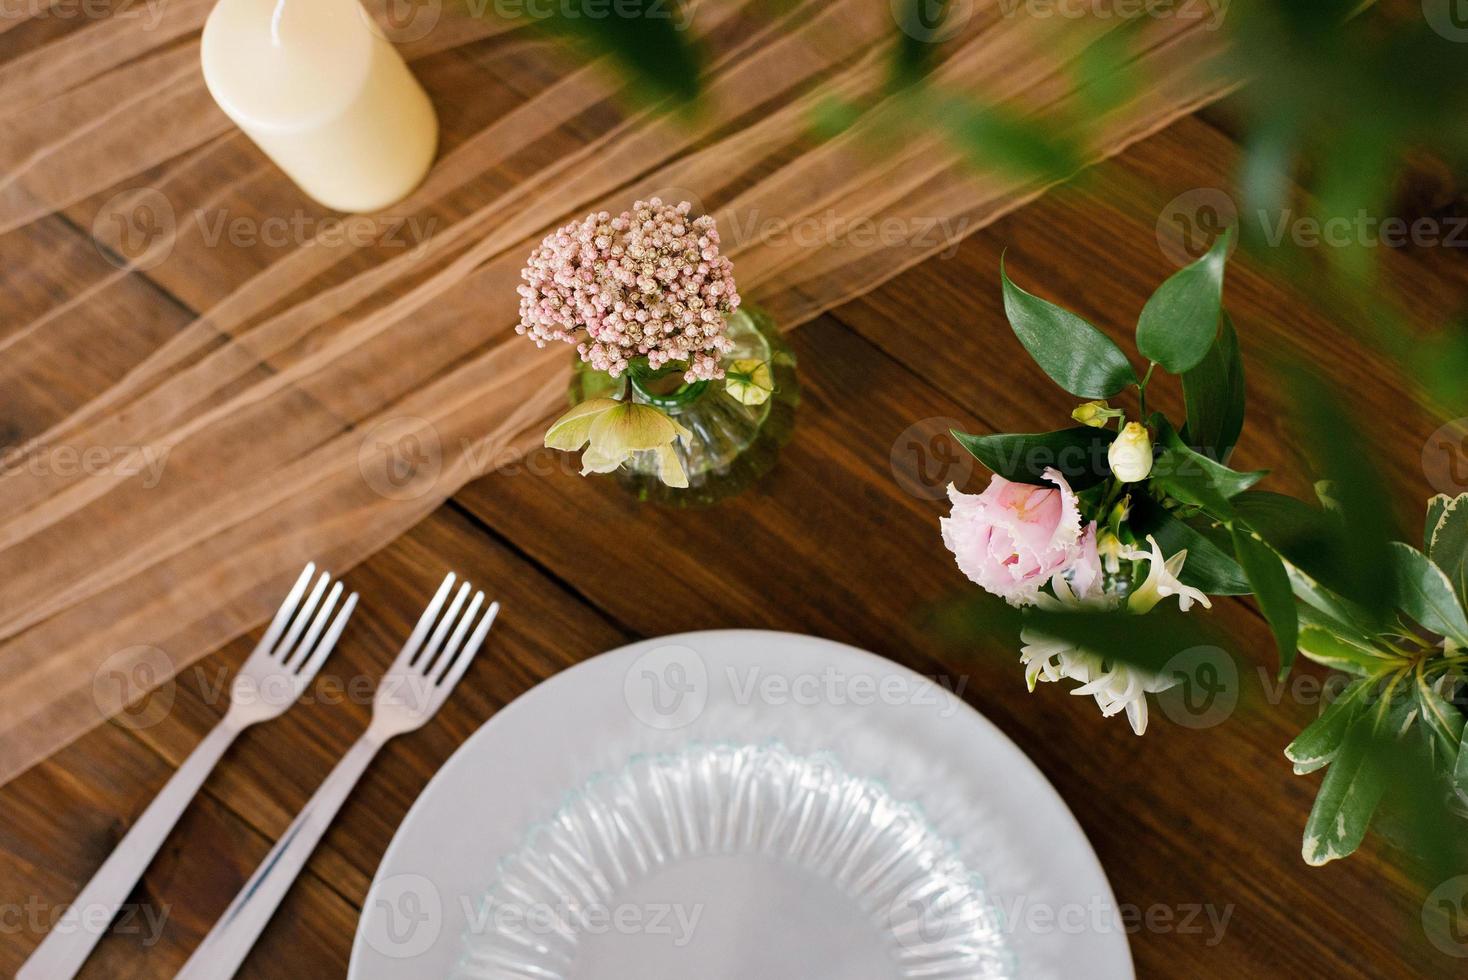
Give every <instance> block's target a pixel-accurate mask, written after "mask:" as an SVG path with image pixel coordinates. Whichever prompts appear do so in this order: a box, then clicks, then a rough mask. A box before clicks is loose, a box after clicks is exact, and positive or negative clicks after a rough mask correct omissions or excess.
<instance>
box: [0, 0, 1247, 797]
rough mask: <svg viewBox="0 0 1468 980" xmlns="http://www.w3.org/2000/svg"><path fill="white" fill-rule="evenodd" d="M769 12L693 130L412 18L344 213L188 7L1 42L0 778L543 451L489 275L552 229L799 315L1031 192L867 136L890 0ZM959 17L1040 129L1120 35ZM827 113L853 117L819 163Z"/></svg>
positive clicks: (1140, 100) (1125, 124) (535, 48)
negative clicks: (716, 227) (433, 123)
mask: <svg viewBox="0 0 1468 980" xmlns="http://www.w3.org/2000/svg"><path fill="white" fill-rule="evenodd" d="M768 6H769V5H765V4H760V5H758V6H756V5H755V4H750V5H748V6H747V7H746V6H742V5H740V4H737V3H733V2H724V0H710V2H705V3H702V4H699V5H698V6H697V7H696V9H694V11H693V13H692V19H691V24H692V27H693V30H694V31H695V32H697V33H698V34H699V35H700V37H701V38H703V40H704V41H705V42H706V43H707V44H708V46H709V49H710V53H711V71H710V74H709V78H708V95H709V99H708V106H707V109H706V111H705V112H703V113H702V114H701V115H700V116H698V117H696V118H695V119H693V120H692V121H687V120H677V119H672V118H667V117H662V116H657V115H652V114H646V113H638V112H635V111H631V110H627V109H625V108H624V107H623V103H622V102H620V101H618V100H616V99H615V98H613V97H612V92H613V87H614V85H613V82H612V76H611V75H610V74H609V73H608V71H607V70H606V69H605V67H604V66H600V65H591V66H586V67H580V66H576V65H574V64H572V63H570V62H568V61H566V60H565V59H564V58H563V57H561V56H560V55H558V54H556V53H555V52H553V51H552V50H551V49H549V48H547V47H546V46H545V45H544V44H543V43H542V42H540V41H539V40H538V39H536V38H535V37H533V36H531V35H528V34H526V33H524V32H523V31H510V30H508V29H506V28H505V27H504V26H503V25H501V24H497V23H493V22H486V21H479V20H474V19H471V18H467V17H465V16H463V15H462V14H460V13H457V12H455V11H454V10H452V9H447V8H446V9H442V10H439V9H438V8H437V7H436V6H432V5H429V6H427V7H424V8H420V14H422V15H423V16H425V17H429V18H431V19H432V23H426V22H424V21H418V20H414V21H409V22H407V23H406V25H405V24H403V23H399V24H397V26H396V27H394V28H391V29H390V33H393V34H394V36H395V38H396V39H397V40H399V41H400V42H401V45H402V48H403V50H404V52H405V54H406V55H407V56H408V57H409V59H410V61H411V63H412V65H413V67H414V70H415V71H416V72H417V73H418V74H419V76H420V78H422V80H423V81H424V83H425V86H426V87H427V88H428V90H429V92H430V94H431V95H432V96H433V98H434V101H435V104H436V105H437V106H438V108H439V111H440V116H441V119H442V122H443V126H444V137H443V145H442V148H441V151H440V158H439V161H438V163H437V164H436V165H435V168H434V170H433V171H432V173H431V174H430V176H429V179H428V180H427V182H426V183H425V184H424V186H423V187H421V188H420V189H419V190H418V191H417V192H416V193H415V194H414V195H413V196H412V197H411V198H410V199H408V200H407V201H404V202H403V203H401V204H400V205H397V206H395V207H394V208H391V209H389V211H388V212H387V213H386V214H384V215H378V216H374V217H372V218H356V219H350V220H348V221H346V222H345V224H343V223H340V222H336V221H335V220H334V219H331V216H329V215H327V214H326V213H324V212H322V211H321V210H320V209H319V208H317V207H316V206H314V205H312V204H311V203H310V202H309V201H307V200H306V199H305V198H303V197H302V196H301V195H300V194H299V192H297V191H295V190H294V188H292V187H291V185H290V184H289V183H288V182H287V181H286V180H285V178H283V177H282V176H281V175H280V174H279V173H278V172H276V171H275V170H274V169H273V168H272V167H271V166H270V165H269V164H268V163H267V162H266V161H265V160H264V158H263V157H262V156H260V155H259V154H258V152H256V151H255V150H254V149H253V147H251V146H250V144H249V143H248V142H247V141H246V140H245V138H244V137H243V136H242V135H241V134H239V133H238V132H236V131H234V130H233V129H232V128H231V127H230V125H229V124H228V122H227V120H225V118H224V117H223V115H222V114H221V113H219V112H218V110H217V109H216V108H215V107H214V106H213V104H212V103H211V102H210V100H209V97H208V95H207V93H206V92H205V91H204V88H203V83H202V80H201V78H200V75H199V71H198V61H197V58H198V29H199V26H200V25H201V23H202V21H203V18H204V16H205V15H206V14H207V11H208V8H209V3H207V2H205V0H173V2H171V3H166V4H160V5H156V6H147V5H144V4H132V5H127V6H121V5H119V6H118V7H117V8H116V9H115V10H114V15H113V16H111V17H109V18H105V19H98V20H85V19H62V18H58V17H57V16H55V15H54V11H55V10H56V9H59V8H55V7H53V6H52V5H49V4H45V3H39V4H36V5H33V8H34V9H31V14H32V16H30V17H28V18H23V19H6V20H4V21H3V22H0V57H3V58H4V60H3V61H0V92H3V93H4V96H3V101H0V163H3V170H4V177H3V178H0V241H3V242H4V243H5V254H6V257H7V261H6V263H5V271H4V273H3V275H4V276H5V277H6V279H7V289H6V290H5V295H6V298H5V299H4V300H0V302H3V303H4V304H5V309H6V315H5V316H4V318H3V319H0V351H3V356H0V390H4V391H5V392H6V394H7V403H8V404H7V413H6V414H7V416H8V417H5V418H0V432H4V434H5V436H6V438H5V439H4V440H3V441H4V444H5V447H6V449H5V453H6V454H5V457H4V460H3V462H4V466H3V469H0V560H3V562H4V566H3V567H4V568H5V569H6V573H5V575H4V576H0V782H4V781H6V780H8V779H9V778H11V777H12V776H14V775H15V774H17V773H19V772H21V771H23V770H24V769H25V768H26V767H28V766H30V765H32V764H33V763H35V762H36V761H38V760H40V759H43V758H45V757H46V756H48V755H49V754H51V753H52V752H54V751H56V750H57V749H58V748H60V747H61V746H63V745H65V744H66V743H67V742H69V741H70V740H72V739H74V738H76V737H77V736H78V735H80V734H82V733H83V732H85V731H86V730H88V729H89V728H91V727H92V726H94V725H96V724H99V723H101V722H102V721H103V720H104V719H105V718H107V717H108V716H109V715H111V714H112V713H114V712H116V711H117V710H118V709H119V708H120V707H121V706H122V705H123V704H125V703H126V702H127V701H128V700H130V699H131V698H135V697H137V696H139V695H140V694H141V693H143V691H144V690H145V689H146V688H147V687H148V686H149V685H152V684H158V683H162V682H163V681H165V680H166V679H167V678H168V676H170V674H171V672H173V671H177V670H179V669H182V668H183V667H185V666H187V665H188V664H189V663H191V662H193V661H194V660H196V659H198V658H199V657H201V656H203V655H205V654H207V653H209V652H211V651H212V650H214V649H217V648H218V647H219V646H221V645H222V644H224V643H226V642H228V641H229V640H230V639H232V638H234V637H236V636H239V635H241V634H242V633H244V632H246V631H248V630H249V629H250V628H251V627H253V626H255V625H256V624H258V623H259V622H261V621H262V620H263V619H265V618H266V617H267V616H268V614H269V612H270V610H271V609H272V608H273V607H274V603H275V601H276V600H277V599H278V596H279V593H280V592H281V591H282V589H283V588H284V586H285V584H286V583H287V582H288V580H289V578H290V577H291V576H292V575H294V574H295V573H296V572H297V571H298V570H299V568H300V567H301V565H302V564H304V563H305V561H307V560H309V559H315V560H318V561H321V562H324V563H325V565H326V566H327V567H330V568H332V569H334V570H336V571H338V572H341V571H344V570H345V569H347V568H349V567H350V566H352V565H353V564H355V563H357V562H359V561H361V560H362V559H363V558H365V557H366V556H368V555H370V554H372V553H373V552H374V551H376V550H377V549H379V548H381V547H382V546H383V545H385V544H386V543H388V542H389V541H391V540H392V539H393V538H394V537H396V536H397V535H399V534H401V533H402V532H403V531H405V530H406V529H407V528H409V527H410V526H412V525H413V524H414V523H416V522H417V521H418V520H420V519H421V518H422V517H424V516H425V515H426V514H428V513H429V512H430V511H432V510H433V509H434V508H436V507H437V506H438V505H439V504H440V503H442V501H443V500H444V499H445V498H446V497H448V496H449V495H451V494H452V493H454V492H455V491H456V490H457V489H458V488H459V487H460V486H462V485H463V484H464V483H466V482H467V481H469V480H471V479H473V478H474V477H476V476H479V475H483V474H484V473H485V472H487V471H488V470H490V469H493V468H494V467H496V466H502V465H505V464H507V463H510V462H512V461H513V460H515V459H516V458H517V456H518V455H519V454H520V453H522V452H523V451H525V450H526V449H527V448H528V447H530V446H533V445H534V444H535V443H536V442H538V440H539V438H540V435H541V433H542V431H543V423H544V421H545V419H546V417H547V416H548V415H549V414H551V413H552V412H554V411H555V410H556V409H557V408H558V407H559V406H560V405H561V404H562V402H563V399H564V397H565V395H564V390H565V388H564V386H565V380H566V371H567V368H568V363H567V359H568V356H569V355H568V352H567V350H565V349H548V350H544V351H538V350H536V349H535V348H534V347H533V345H531V344H529V343H528V342H526V341H525V340H524V339H523V338H521V337H518V336H516V335H515V334H514V333H513V326H514V323H515V320H516V305H517V300H516V296H515V285H516V283H517V280H518V274H519V269H520V267H521V264H522V262H523V259H524V257H525V255H526V254H527V253H528V251H529V249H530V247H531V245H532V244H533V242H535V241H536V240H538V239H539V238H540V237H541V236H542V235H544V234H545V232H546V231H547V230H549V229H550V228H552V227H554V226H556V225H558V224H560V223H563V222H564V221H566V220H568V219H569V218H572V217H579V216H580V215H582V214H584V213H585V212H587V211H590V210H593V209H597V208H608V209H621V208H622V207H625V206H626V205H627V203H628V202H630V201H632V200H634V199H636V198H639V197H648V196H652V195H656V194H660V195H661V196H663V197H664V198H669V199H688V200H692V201H693V202H694V203H695V206H696V207H698V208H699V209H701V210H706V211H708V212H709V213H712V214H714V215H716V216H717V217H718V219H719V223H720V227H721V229H722V231H723V236H724V241H725V245H726V250H727V251H728V252H729V253H730V254H731V255H732V257H733V259H734V262H735V273H736V276H737V277H738V281H739V286H740V290H741V293H743V294H744V295H745V296H746V297H747V298H748V299H749V300H750V301H752V302H755V303H757V304H758V305H760V306H762V307H765V308H766V309H769V310H770V311H771V312H772V313H774V315H775V316H776V317H777V319H778V320H779V322H780V323H781V324H782V325H783V326H785V327H793V326H796V325H798V324H800V323H802V322H804V321H806V320H808V319H810V318H811V317H814V316H815V315H817V314H818V313H820V312H821V311H823V310H826V309H829V308H830V307H832V306H835V305H837V304H839V303H841V302H843V301H844V300H847V299H850V298H852V297H854V296H856V295H858V294H860V293H862V292H864V291H866V290H868V289H870V288H872V287H873V286H875V285H877V284H878V283H880V282H882V281H883V280H885V279H887V278H890V277H891V276H892V275H894V274H895V273H897V272H899V271H901V270H902V269H904V268H906V267H908V266H910V265H912V264H914V263H916V262H919V261H921V260H922V259H923V258H925V257H926V256H928V255H930V254H932V253H934V252H936V251H939V250H941V249H943V248H946V247H948V246H949V245H950V244H951V242H952V241H953V240H955V239H956V238H958V237H961V236H962V235H964V234H966V233H968V232H971V231H973V230H974V229H976V228H978V227H980V226H982V225H983V224H985V223H987V222H989V221H991V220H993V219H994V218H996V217H997V216H999V215H1001V214H1003V213H1005V212H1006V211H1008V210H1011V209H1013V208H1015V207H1017V206H1019V205H1020V204H1022V203H1023V202H1024V201H1025V200H1027V199H1028V198H1030V197H1032V196H1034V195H1035V194H1037V193H1039V192H1040V191H1041V190H1042V188H1041V187H1040V186H1038V185H1037V184H1035V183H1034V182H1032V181H1025V180H1021V179H1018V178H1003V177H996V176H985V177H979V176H975V175H974V174H973V172H972V171H970V170H968V169H967V168H966V167H965V166H964V165H963V164H962V163H961V162H960V161H959V160H958V159H957V158H956V156H955V155H954V154H953V153H952V152H951V150H949V149H948V148H946V147H944V146H942V145H940V144H939V143H937V142H926V141H922V140H908V141H904V142H902V143H901V144H900V145H896V146H894V145H893V144H892V143H891V142H890V141H886V142H882V141H873V140H871V139H869V138H864V137H869V136H870V134H871V132H872V131H873V130H874V129H875V128H876V127H878V126H879V125H881V123H880V120H878V119H877V118H875V117H877V116H879V115H880V113H881V111H882V108H883V106H882V103H881V101H880V99H877V98H875V96H876V95H877V94H878V93H880V91H881V88H882V84H883V82H884V79H885V76H886V70H887V68H886V61H885V58H886V54H887V51H888V48H889V45H890V43H891V38H892V36H893V21H892V18H891V14H890V8H889V4H888V3H887V2H885V0H808V2H804V3H794V4H791V5H788V7H786V8H782V9H783V10H784V12H783V13H782V14H781V15H780V16H779V17H778V19H775V20H771V19H770V17H769V15H768V13H759V14H756V13H755V11H756V9H758V10H760V11H767V10H768ZM957 6H963V5H957ZM28 9H30V8H28ZM1016 10H1018V11H1019V13H1016V12H1015V11H1016ZM965 15H966V17H967V20H966V21H965V23H964V27H963V30H962V32H961V33H960V34H959V35H958V36H957V37H955V38H953V39H952V40H950V41H948V42H947V43H946V44H945V45H943V46H942V47H941V48H940V49H939V51H940V55H941V58H942V63H941V66H940V68H939V69H938V73H939V77H941V78H942V79H943V82H944V84H945V85H949V86H952V87H954V88H958V89H963V90H966V91H969V92H972V93H974V94H976V95H978V96H980V97H982V98H984V99H985V100H988V101H995V100H999V99H1013V100H1016V101H1017V102H1018V104H1021V105H1023V106H1026V107H1027V108H1028V109H1029V110H1030V111H1032V112H1034V113H1036V114H1039V115H1041V116H1043V117H1045V118H1054V119H1055V120H1057V122H1056V126H1057V127H1058V128H1059V127H1063V126H1064V125H1066V123H1063V122H1061V121H1060V120H1064V119H1070V118H1073V115H1072V114H1071V113H1069V112H1068V111H1067V110H1068V109H1070V108H1073V102H1074V100H1075V98H1076V96H1075V92H1074V90H1073V81H1072V78H1073V75H1072V73H1071V72H1070V71H1069V70H1068V69H1069V62H1070V60H1071V59H1073V58H1075V57H1077V56H1078V55H1079V54H1080V52H1081V51H1082V50H1083V49H1084V48H1085V46H1086V44H1087V43H1088V42H1090V41H1091V40H1093V39H1095V38H1097V37H1100V36H1101V34H1102V33H1103V32H1105V31H1107V30H1109V29H1112V28H1113V27H1114V26H1115V25H1114V24H1111V23H1109V22H1106V21H1096V22H1090V21H1075V20H1071V19H1068V18H1062V17H1048V18H1046V17H1031V16H1028V15H1026V14H1025V13H1024V7H1023V5H1019V6H1018V7H1016V5H1014V4H1010V5H1007V6H1001V5H997V4H984V3H976V4H974V5H973V6H972V7H971V8H967V9H966V10H965ZM1206 27H1207V24H1206V23H1203V22H1198V21H1191V20H1179V19H1168V18H1162V19H1158V20H1156V21H1154V22H1150V23H1148V24H1146V25H1145V28H1144V30H1143V31H1142V32H1141V33H1140V34H1139V35H1138V37H1137V38H1136V39H1134V41H1133V50H1134V52H1135V57H1136V58H1138V59H1139V60H1141V61H1143V62H1145V63H1146V68H1147V74H1148V77H1149V78H1150V79H1151V80H1152V85H1151V86H1150V87H1149V88H1148V89H1147V90H1146V91H1142V92H1139V93H1137V94H1136V96H1135V98H1134V99H1133V100H1132V101H1130V102H1129V103H1127V104H1126V105H1124V106H1122V107H1120V108H1119V109H1117V110H1115V111H1113V112H1112V113H1110V114H1109V115H1108V116H1107V117H1106V118H1104V119H1102V120H1098V121H1095V122H1096V123H1097V125H1096V126H1095V132H1096V133H1097V134H1098V135H1097V136H1095V137H1094V138H1093V139H1092V145H1091V152H1092V154H1093V155H1094V156H1096V157H1101V156H1105V155H1108V154H1110V153H1113V152H1115V151H1117V150H1119V149H1120V148H1121V147H1123V146H1125V145H1126V144H1128V143H1130V142H1131V141H1133V140H1135V139H1137V138H1140V137H1141V136H1143V135H1146V134H1147V133H1149V132H1152V131H1154V130H1156V129H1157V128H1160V127H1161V126H1163V125H1165V124H1166V123H1167V122H1168V121H1170V120H1171V119H1173V118H1175V117H1176V116H1177V115H1179V114H1181V113H1184V112H1187V111H1189V110H1191V109H1193V108H1195V107H1196V106H1197V105H1199V104H1201V103H1203V102H1206V101H1208V100H1209V99H1211V98H1213V97H1216V96H1217V95H1218V94H1219V93H1220V91H1221V83H1210V82H1205V81H1202V80H1200V76H1199V74H1198V73H1196V72H1195V71H1194V70H1193V67H1194V66H1195V65H1196V63H1197V62H1198V61H1199V60H1200V59H1203V58H1205V57H1207V56H1209V55H1211V54H1212V53H1214V51H1215V50H1216V46H1217V44H1218V38H1217V35H1216V34H1214V33H1212V32H1210V31H1208V30H1207V29H1206ZM833 93H835V94H839V95H842V96H847V97H851V98H855V99H858V100H864V102H863V104H870V105H871V106H872V108H871V109H870V110H869V111H868V112H867V114H866V116H864V117H862V118H861V119H860V120H859V121H858V122H857V124H856V125H855V126H854V127H852V128H851V129H848V130H846V131H845V132H843V133H842V134H841V135H839V136H836V137H832V138H830V139H826V140H824V141H823V140H819V139H816V138H815V137H813V136H812V135H811V127H810V120H811V118H812V116H813V114H814V112H815V110H816V108H817V107H818V106H819V105H820V104H821V103H822V101H823V100H825V99H828V98H829V97H830V96H831V95H832V94H833ZM28 282H32V283H33V282H43V283H44V289H41V290H39V291H40V292H41V293H43V295H42V296H41V298H39V299H37V298H36V294H37V292H38V289H37V288H34V287H31V288H26V287H27V283H28ZM12 287H13V288H12ZM919 328H920V325H918V324H904V323H894V324H892V329H893V330H895V331H901V330H911V331H913V333H914V340H915V341H916V342H921V337H920V335H919V333H918V331H919ZM89 451H90V453H91V456H90V457H89V456H88V455H87V453H88V452H89ZM88 459H91V460H92V461H93V464H92V465H88V464H87V463H86V462H85V461H86V460H88ZM63 461H66V462H67V465H62V462H63ZM73 461H75V462H74V464H73Z"/></svg>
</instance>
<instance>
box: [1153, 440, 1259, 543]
mask: <svg viewBox="0 0 1468 980" xmlns="http://www.w3.org/2000/svg"><path fill="white" fill-rule="evenodd" d="M1151 421H1152V423H1153V426H1154V428H1156V429H1157V440H1158V447H1159V448H1158V453H1157V459H1156V460H1155V461H1154V462H1153V464H1152V482H1153V484H1154V485H1156V486H1158V487H1160V488H1161V489H1162V490H1164V491H1165V492H1167V493H1168V494H1169V495H1170V496H1172V497H1175V498H1177V499H1178V500H1181V501H1182V502H1184V503H1188V504H1194V505H1196V506H1198V507H1202V508H1203V509H1204V510H1206V511H1207V512H1208V513H1210V514H1212V515H1214V516H1215V517H1218V518H1220V519H1228V518H1230V517H1232V516H1233V509H1232V508H1231V507H1230V506H1229V503H1228V501H1229V499H1230V498H1231V497H1236V496H1238V495H1239V494H1241V493H1243V492H1244V491H1245V490H1247V489H1249V488H1250V487H1252V486H1253V485H1254V484H1255V483H1258V482H1259V481H1260V480H1261V479H1262V478H1263V477H1264V475H1265V471H1263V470H1258V471H1255V472H1252V473H1240V472H1238V471H1237V470H1231V469H1229V468H1228V467H1227V466H1224V465H1223V464H1222V463H1217V462H1214V461H1213V460H1211V459H1209V458H1208V457H1207V456H1204V455H1202V454H1201V453H1195V452H1193V450H1191V449H1189V448H1188V447H1187V446H1186V445H1185V444H1184V443H1183V441H1182V438H1181V437H1180V436H1178V434H1177V432H1175V431H1174V430H1173V428H1172V426H1171V425H1169V424H1168V422H1167V419H1165V418H1163V417H1162V415H1161V414H1155V415H1153V416H1152V419H1151Z"/></svg>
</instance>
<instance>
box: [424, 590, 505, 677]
mask: <svg viewBox="0 0 1468 980" xmlns="http://www.w3.org/2000/svg"><path fill="white" fill-rule="evenodd" d="M499 614H500V604H499V603H498V602H491V603H490V604H489V608H488V609H486V610H485V612H484V618H483V619H481V620H480V621H479V627H478V628H477V629H475V630H474V635H473V636H471V637H469V642H468V643H466V644H465V645H464V649H462V650H460V651H459V654H458V657H457V658H456V659H455V660H454V664H453V666H452V667H450V668H449V672H448V674H447V676H445V677H444V678H443V681H442V683H441V684H440V686H439V691H440V693H441V695H442V696H444V697H447V696H448V693H449V692H450V691H452V690H453V689H454V685H455V684H457V683H459V678H461V677H463V676H464V671H466V670H468V669H469V665H470V664H471V663H473V662H474V655H475V654H476V653H478V652H479V648H480V647H481V646H483V645H484V638H485V637H486V636H488V635H489V628H490V627H491V626H493V625H494V620H495V617H496V616H498V615H499Z"/></svg>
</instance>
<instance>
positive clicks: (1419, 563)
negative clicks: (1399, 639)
mask: <svg viewBox="0 0 1468 980" xmlns="http://www.w3.org/2000/svg"><path fill="white" fill-rule="evenodd" d="M1390 554H1391V562H1392V599H1393V601H1394V602H1395V604H1396V606H1397V608H1399V609H1401V610H1402V611H1403V612H1405V613H1406V614H1407V615H1409V616H1411V617H1412V618H1413V619H1414V620H1416V621H1417V622H1419V623H1421V624H1422V625H1423V626H1426V627H1427V628H1428V629H1430V630H1432V631H1433V632H1435V633H1440V634H1442V635H1443V636H1447V637H1451V638H1452V639H1453V640H1454V641H1455V642H1456V643H1457V644H1458V645H1459V646H1468V616H1465V615H1464V612H1463V606H1462V604H1461V603H1460V602H1459V601H1458V594H1457V592H1455V591H1454V589H1453V585H1452V583H1451V582H1450V581H1448V577H1447V575H1445V574H1444V573H1443V570H1442V569H1441V568H1438V567H1437V565H1435V564H1433V562H1432V561H1431V559H1429V558H1428V557H1427V556H1426V555H1424V554H1423V553H1422V552H1420V551H1418V550H1417V549H1416V548H1414V547H1412V546H1411V545H1408V544H1403V543H1402V542H1400V541H1393V542H1391V545H1390Z"/></svg>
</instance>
